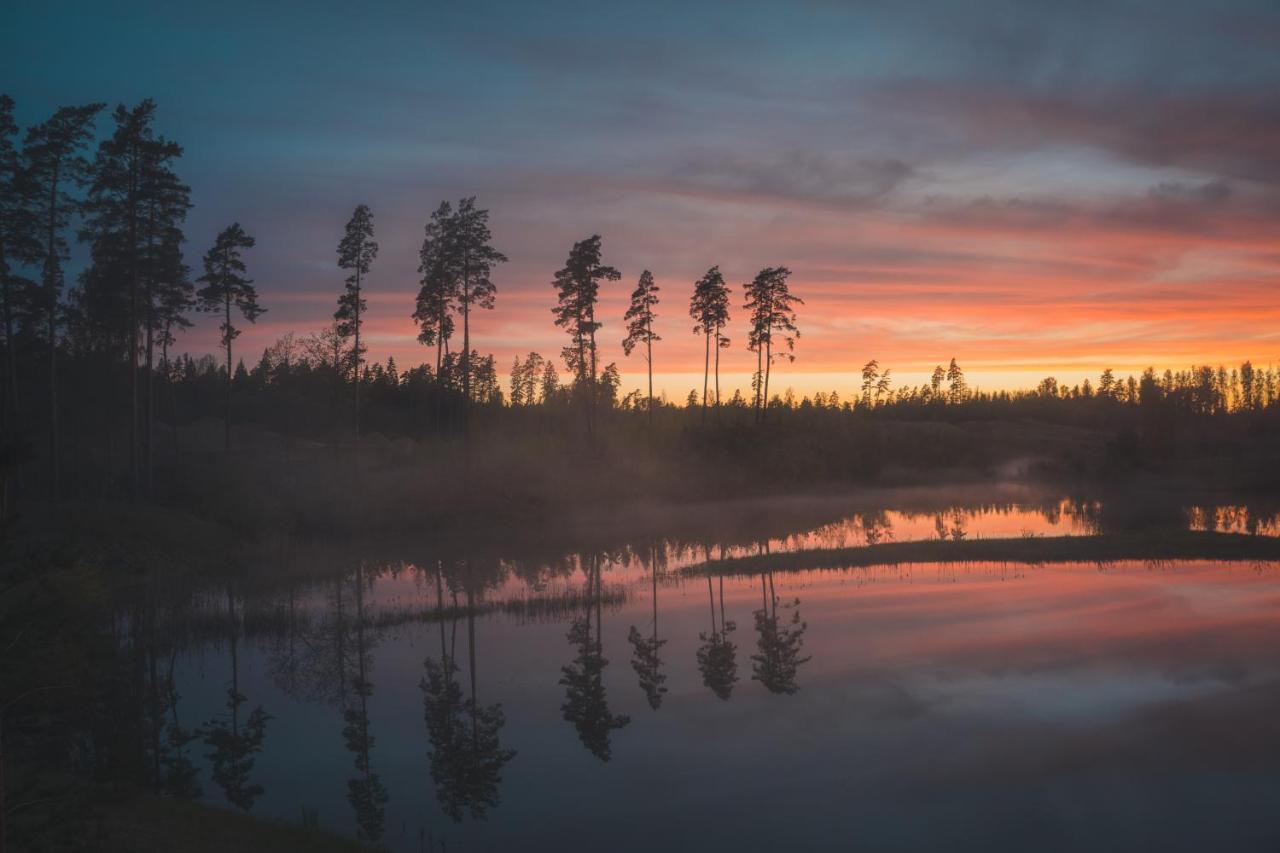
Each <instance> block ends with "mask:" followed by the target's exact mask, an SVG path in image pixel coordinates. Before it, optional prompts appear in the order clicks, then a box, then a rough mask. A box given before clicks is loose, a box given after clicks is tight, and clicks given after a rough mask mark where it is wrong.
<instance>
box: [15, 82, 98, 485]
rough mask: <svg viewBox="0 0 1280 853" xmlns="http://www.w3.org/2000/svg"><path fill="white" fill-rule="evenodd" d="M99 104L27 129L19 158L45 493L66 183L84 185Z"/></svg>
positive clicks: (55, 462)
mask: <svg viewBox="0 0 1280 853" xmlns="http://www.w3.org/2000/svg"><path fill="white" fill-rule="evenodd" d="M103 106H104V105H103V104H100V103H99V104H87V105H85V106H82V107H60V108H59V109H58V110H57V112H55V113H54V114H53V117H52V118H50V119H49V120H48V121H46V122H44V123H42V124H38V125H36V126H34V127H32V128H30V129H28V130H27V135H26V138H25V139H24V140H23V151H22V153H23V159H24V160H25V162H26V176H27V178H28V179H29V181H30V183H29V185H28V186H29V187H30V190H31V209H32V211H33V212H34V213H35V216H36V217H37V220H38V222H39V228H40V230H41V232H42V233H41V242H42V246H41V259H42V264H41V270H40V288H39V291H38V298H37V299H35V300H34V303H35V304H34V308H35V311H34V312H33V313H34V314H35V319H36V320H37V322H39V323H40V324H41V325H43V326H44V331H45V336H46V338H47V340H46V342H45V343H46V344H47V345H48V347H49V493H50V496H51V497H52V498H53V500H55V501H56V500H58V498H59V496H60V494H61V489H60V485H61V479H62V472H61V466H60V464H59V462H60V458H61V451H60V448H59V440H58V324H59V320H60V315H61V312H62V286H63V283H64V281H65V276H64V273H63V270H62V263H63V261H65V260H66V259H67V240H66V236H65V234H64V232H65V231H66V228H67V225H68V222H69V220H70V217H71V214H73V213H75V212H76V211H78V210H79V206H80V203H79V201H78V200H77V199H76V198H74V197H73V196H72V195H71V193H70V192H69V191H68V189H67V187H68V186H70V185H72V184H76V185H81V186H82V185H84V184H85V183H86V181H87V180H88V175H89V161H88V160H86V159H85V157H84V149H85V147H86V146H87V145H88V144H89V142H90V140H91V139H92V138H93V122H94V119H95V118H96V117H97V115H98V113H99V112H101V111H102V108H103Z"/></svg>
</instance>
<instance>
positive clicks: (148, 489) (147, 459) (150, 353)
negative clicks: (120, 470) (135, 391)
mask: <svg viewBox="0 0 1280 853" xmlns="http://www.w3.org/2000/svg"><path fill="white" fill-rule="evenodd" d="M148 299H149V298H148ZM151 326H152V323H151V321H150V320H148V322H147V346H146V353H147V357H146V376H147V416H146V421H145V428H146V431H145V435H144V436H143V439H144V441H145V444H144V445H143V449H144V453H145V456H144V457H143V458H144V463H143V464H144V470H145V472H146V479H145V493H146V495H147V497H148V498H150V497H151V495H152V480H153V470H154V466H155V432H156V380H155V338H154V336H153V334H152V331H151Z"/></svg>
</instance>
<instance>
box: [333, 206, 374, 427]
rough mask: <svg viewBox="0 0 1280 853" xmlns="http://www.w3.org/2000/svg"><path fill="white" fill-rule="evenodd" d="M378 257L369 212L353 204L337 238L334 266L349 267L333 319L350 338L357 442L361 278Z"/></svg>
mask: <svg viewBox="0 0 1280 853" xmlns="http://www.w3.org/2000/svg"><path fill="white" fill-rule="evenodd" d="M376 257H378V244H377V243H375V242H374V240H373V214H372V213H371V212H370V211H369V208H368V207H367V206H366V205H363V204H361V205H357V206H356V209H355V211H354V212H352V214H351V219H350V220H349V221H348V222H347V229H346V232H345V233H344V234H343V236H342V239H341V240H340V241H339V242H338V267H339V268H340V269H344V270H350V271H351V275H349V276H347V281H346V288H345V289H344V290H343V292H342V295H341V296H339V297H338V310H337V311H335V312H334V314H333V319H334V320H336V321H337V322H338V334H340V335H342V336H343V337H344V338H352V341H353V343H352V347H351V356H352V359H353V361H354V363H353V365H352V371H351V372H352V377H353V381H354V383H355V419H354V423H355V443H356V446H357V447H359V446H360V379H361V369H360V368H361V359H362V358H363V356H364V348H363V346H362V345H361V343H360V327H361V325H362V324H363V322H364V319H363V316H362V315H363V314H364V310H365V306H366V304H365V299H364V294H363V293H362V292H361V286H362V279H363V277H364V276H366V275H368V274H369V268H370V267H371V266H372V265H373V260H374V258H376Z"/></svg>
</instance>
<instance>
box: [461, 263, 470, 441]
mask: <svg viewBox="0 0 1280 853" xmlns="http://www.w3.org/2000/svg"><path fill="white" fill-rule="evenodd" d="M467 267H468V262H467V260H466V259H464V260H463V262H462V435H463V437H464V438H466V439H467V440H470V438H471V291H470V275H469V273H470V271H469V270H468V269H467Z"/></svg>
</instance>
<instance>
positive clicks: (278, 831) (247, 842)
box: [102, 796, 376, 853]
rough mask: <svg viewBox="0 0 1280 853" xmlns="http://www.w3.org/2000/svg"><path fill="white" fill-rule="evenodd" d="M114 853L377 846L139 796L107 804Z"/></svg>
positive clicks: (327, 852) (336, 850) (349, 851)
mask: <svg viewBox="0 0 1280 853" xmlns="http://www.w3.org/2000/svg"><path fill="white" fill-rule="evenodd" d="M104 811H105V815H104V819H103V835H104V837H105V839H106V843H105V844H104V846H103V848H102V849H104V850H106V851H111V853H152V851H155V853H161V851H163V853H224V851H228V850H234V851H237V853H257V851H262V853H275V851H281V850H307V851H310V853H360V851H364V853H368V851H369V850H372V849H376V848H370V847H366V846H364V845H362V844H358V843H356V842H354V841H349V840H346V839H343V838H339V837H338V836H336V835H332V834H330V833H327V832H324V831H323V830H319V829H314V828H311V827H305V826H301V825H298V824H287V823H279V822H276V821H270V820H262V819H259V818H255V817H252V816H250V815H245V814H240V813H239V812H232V811H227V810H224V809H215V808H212V807H210V806H205V805H201V804H199V803H194V802H189V801H186V800H171V799H160V798H158V797H152V796H142V797H135V798H133V799H131V800H126V801H124V802H121V803H115V804H109V805H107V806H105V808H104Z"/></svg>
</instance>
